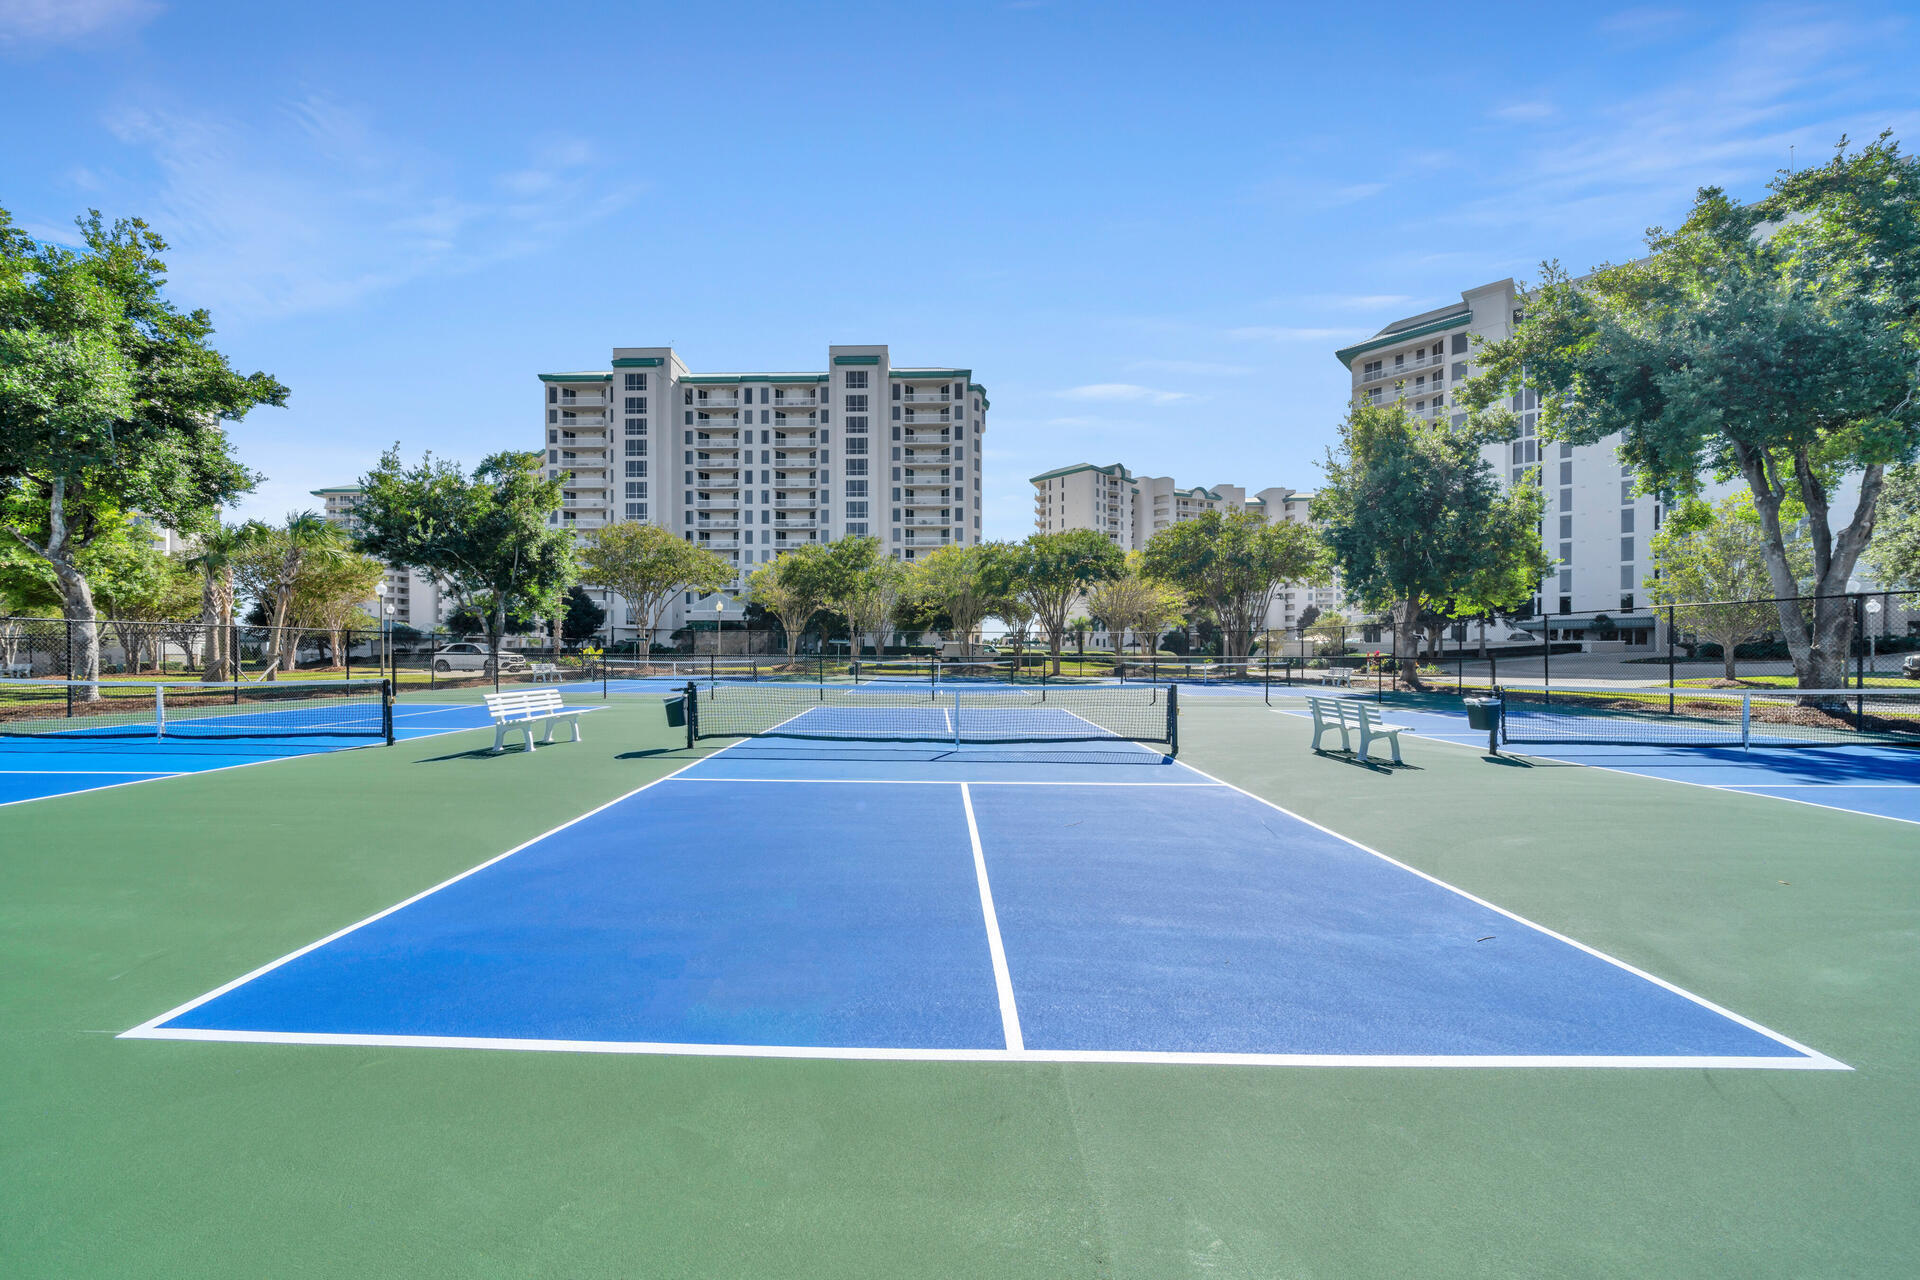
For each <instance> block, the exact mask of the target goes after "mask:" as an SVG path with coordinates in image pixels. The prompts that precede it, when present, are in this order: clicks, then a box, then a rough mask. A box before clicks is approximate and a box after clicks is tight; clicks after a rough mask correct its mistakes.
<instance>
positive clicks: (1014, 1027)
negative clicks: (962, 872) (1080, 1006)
mask: <svg viewBox="0 0 1920 1280" xmlns="http://www.w3.org/2000/svg"><path fill="white" fill-rule="evenodd" d="M960 804H961V807H963V808H964V809H966V811H967V838H968V839H969V840H971V841H972V842H973V875H974V878H975V879H976V880H978V881H979V882H980V914H981V916H982V917H984V918H985V920H986V923H987V951H988V953H989V954H991V955H992V956H993V985H994V989H995V990H996V991H998V992H999V993H1000V1030H1001V1031H1002V1033H1004V1034H1005V1036H1006V1038H1007V1048H1008V1049H1009V1050H1010V1051H1012V1052H1014V1053H1020V1052H1022V1051H1024V1050H1025V1049H1026V1047H1027V1044H1026V1041H1025V1039H1023V1038H1022V1037H1021V1035H1020V1010H1019V1009H1017V1008H1016V1007H1014V1003H1013V979H1012V977H1010V976H1009V975H1008V973H1007V949H1006V947H1005V946H1004V945H1003V944H1002V943H1001V941H1000V917H999V915H998V914H997V913H996V912H995V911H994V909H993V890H992V889H990V888H988V887H987V854H986V851H985V850H984V849H982V848H981V847H980V824H979V823H978V822H976V821H975V820H974V817H973V791H972V790H971V788H969V786H968V785H967V784H966V783H964V782H963V783H961V784H960Z"/></svg>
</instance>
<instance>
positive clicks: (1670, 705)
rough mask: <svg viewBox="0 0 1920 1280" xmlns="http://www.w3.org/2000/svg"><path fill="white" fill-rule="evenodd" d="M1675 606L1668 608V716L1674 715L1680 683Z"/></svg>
mask: <svg viewBox="0 0 1920 1280" xmlns="http://www.w3.org/2000/svg"><path fill="white" fill-rule="evenodd" d="M1673 619H1674V613H1673V606H1672V605H1668V606H1667V714H1668V715H1672V714H1673V687H1674V685H1675V684H1676V683H1678V682H1677V681H1676V680H1675V679H1674V668H1673V645H1674V639H1673Z"/></svg>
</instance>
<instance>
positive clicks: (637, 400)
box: [627, 396, 647, 413]
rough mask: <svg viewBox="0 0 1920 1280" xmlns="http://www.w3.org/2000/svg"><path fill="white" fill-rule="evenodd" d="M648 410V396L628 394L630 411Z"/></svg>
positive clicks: (642, 411)
mask: <svg viewBox="0 0 1920 1280" xmlns="http://www.w3.org/2000/svg"><path fill="white" fill-rule="evenodd" d="M646 411H647V398H646V397H645V396H628V397H627V412H628V413H645V412H646Z"/></svg>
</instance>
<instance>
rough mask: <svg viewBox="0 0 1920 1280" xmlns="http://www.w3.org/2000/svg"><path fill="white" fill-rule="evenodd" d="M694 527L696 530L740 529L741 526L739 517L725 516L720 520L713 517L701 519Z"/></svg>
mask: <svg viewBox="0 0 1920 1280" xmlns="http://www.w3.org/2000/svg"><path fill="white" fill-rule="evenodd" d="M693 527H694V528H695V529H696V530H698V529H738V528H739V527H740V521H739V519H738V518H730V517H725V516H723V517H721V518H720V519H718V520H713V519H707V520H701V521H699V522H697V523H696V524H695V525H694V526H693Z"/></svg>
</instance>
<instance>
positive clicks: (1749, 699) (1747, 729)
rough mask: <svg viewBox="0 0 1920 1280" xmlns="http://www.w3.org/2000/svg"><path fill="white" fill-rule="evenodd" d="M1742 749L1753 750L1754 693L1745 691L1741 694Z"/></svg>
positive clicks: (1749, 690)
mask: <svg viewBox="0 0 1920 1280" xmlns="http://www.w3.org/2000/svg"><path fill="white" fill-rule="evenodd" d="M1740 749H1741V750H1742V751H1750V750H1752V749H1753V691H1752V690H1751V689H1748V690H1743V691H1742V692H1741V694H1740Z"/></svg>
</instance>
